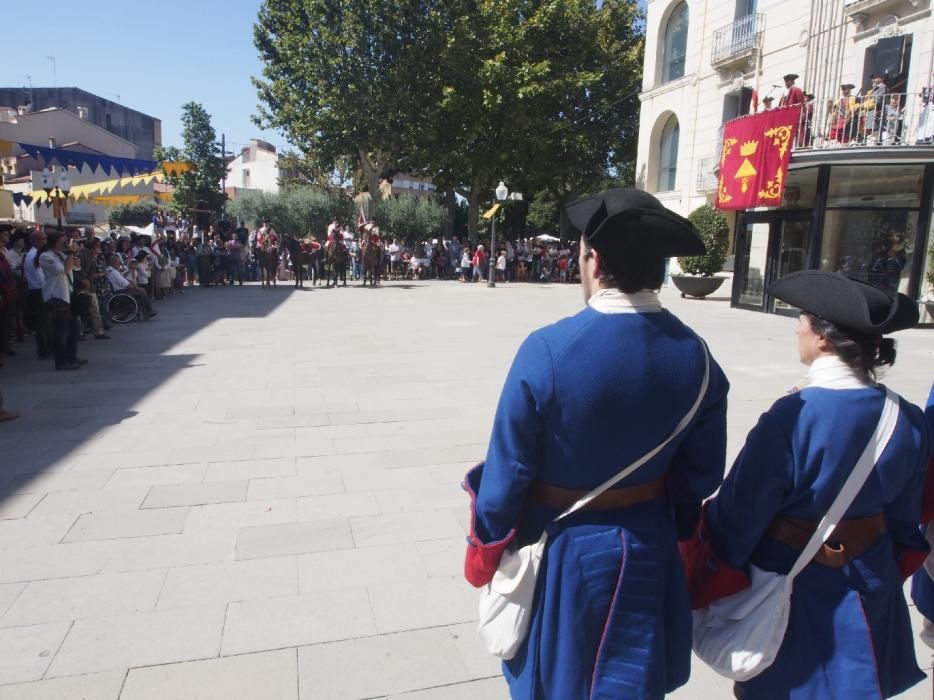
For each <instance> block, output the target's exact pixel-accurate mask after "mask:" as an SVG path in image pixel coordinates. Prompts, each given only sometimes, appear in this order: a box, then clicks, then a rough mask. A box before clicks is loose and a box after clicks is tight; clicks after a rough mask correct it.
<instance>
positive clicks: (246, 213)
mask: <svg viewBox="0 0 934 700" xmlns="http://www.w3.org/2000/svg"><path fill="white" fill-rule="evenodd" d="M228 210H229V211H230V213H231V214H232V215H234V216H237V217H239V218H241V219H243V220H244V221H246V222H248V223H250V224H252V225H253V226H258V225H259V224H260V223H261V222H262V221H264V220H267V219H268V220H269V221H270V222H271V223H272V225H273V228H275V229H276V230H277V231H278V232H279V233H282V234H289V235H291V236H296V237H304V236H307V235H308V234H315V235H322V234H324V233H325V231H326V230H327V227H328V224H329V223H330V222H331V220H332V219H335V218H337V219H341V220H343V221H345V222H349V221H351V220H352V219H353V215H354V210H353V202H352V201H350V200H349V199H347V198H346V197H335V196H334V195H331V194H329V193H328V192H326V191H323V190H319V189H315V188H313V187H296V188H294V189H289V190H284V191H282V192H279V193H268V192H260V191H255V190H254V191H249V192H244V193H242V194H240V195H239V196H238V197H237V198H236V199H234V200H233V201H232V202H231V203H230V205H229V207H228Z"/></svg>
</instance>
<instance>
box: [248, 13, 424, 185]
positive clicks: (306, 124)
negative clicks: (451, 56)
mask: <svg viewBox="0 0 934 700" xmlns="http://www.w3.org/2000/svg"><path fill="white" fill-rule="evenodd" d="M441 4H442V3H440V2H438V0H394V1H393V2H383V1H381V0H265V2H263V4H262V6H261V7H260V10H259V16H258V19H257V22H256V24H255V26H254V44H255V46H256V48H257V50H258V51H259V56H260V59H261V60H262V62H263V77H262V79H257V78H254V80H253V82H254V84H255V86H256V88H257V90H258V92H259V99H260V105H259V115H258V118H257V119H256V121H257V123H258V124H259V125H261V126H264V127H270V128H276V129H280V130H281V131H282V132H283V133H284V134H285V135H286V137H287V138H288V139H289V141H290V142H291V143H292V144H294V145H295V146H296V147H297V148H298V151H299V153H300V154H301V156H302V157H303V158H304V159H306V160H307V161H308V163H309V164H311V167H312V169H313V170H315V171H318V172H319V173H328V174H329V173H331V172H333V171H334V170H335V168H337V167H338V165H339V164H340V162H341V160H342V159H353V160H354V161H356V163H357V165H358V166H359V168H360V170H361V171H362V172H363V173H364V174H365V176H366V183H367V189H368V190H369V192H370V195H371V196H372V197H373V198H374V199H376V198H379V196H380V195H379V180H380V178H381V177H385V176H387V174H391V171H392V169H393V168H394V166H395V163H396V162H397V161H398V160H399V157H400V153H401V152H402V151H403V150H404V149H403V146H404V144H405V143H406V140H407V139H409V138H411V136H410V132H412V131H414V130H415V129H417V128H418V127H419V118H420V116H421V115H420V111H421V107H422V106H423V104H424V100H425V99H428V97H429V95H427V94H426V92H425V91H424V90H422V89H421V85H420V80H419V71H421V70H423V69H426V68H427V67H428V66H427V64H428V63H429V62H430V60H431V56H430V53H429V54H428V55H426V54H425V51H426V47H427V45H428V44H429V43H431V42H437V41H439V38H438V37H436V36H432V35H431V33H430V27H431V25H432V21H431V20H430V17H431V16H432V15H434V14H436V13H438V12H440V11H441V9H440V5H441ZM426 20H427V21H426Z"/></svg>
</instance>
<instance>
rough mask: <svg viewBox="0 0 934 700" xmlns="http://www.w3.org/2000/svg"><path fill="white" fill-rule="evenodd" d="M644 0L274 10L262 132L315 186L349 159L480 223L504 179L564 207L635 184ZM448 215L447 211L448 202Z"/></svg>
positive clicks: (343, 3)
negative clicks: (433, 188)
mask: <svg viewBox="0 0 934 700" xmlns="http://www.w3.org/2000/svg"><path fill="white" fill-rule="evenodd" d="M641 26H642V23H641V12H640V10H639V8H638V4H637V1H636V0H604V1H603V2H602V3H600V4H599V6H598V4H597V3H594V2H593V0H495V1H494V0H399V1H397V2H391V3H386V2H378V1H377V0H265V2H264V3H263V5H262V8H261V9H260V12H259V17H258V21H257V23H256V26H255V32H254V40H255V44H256V47H257V49H258V50H259V53H260V58H261V59H262V61H263V64H264V68H263V77H262V78H261V79H256V80H255V83H256V86H257V88H258V91H259V98H260V103H261V104H260V113H259V118H258V121H259V123H260V124H262V125H263V126H268V127H273V128H278V129H280V130H282V131H283V132H284V134H285V135H286V137H287V138H288V139H289V140H290V141H291V142H292V143H293V144H294V145H295V146H296V147H297V149H298V151H299V153H300V155H301V157H302V158H304V159H305V160H306V161H307V163H308V166H307V169H308V171H310V172H317V173H323V174H325V176H326V177H328V176H330V174H331V173H333V172H334V171H335V169H336V168H337V167H338V165H339V164H340V163H341V162H342V159H343V162H344V163H346V162H347V161H348V160H352V161H354V162H356V164H357V166H358V167H359V169H360V172H361V173H363V174H364V175H365V176H366V183H367V188H368V189H369V191H370V193H371V195H372V196H374V198H378V196H379V194H378V184H379V179H380V177H391V176H392V174H393V173H395V172H397V171H399V170H402V171H405V172H409V173H411V174H413V175H422V176H430V177H432V178H433V180H434V182H435V184H436V185H438V187H439V190H441V191H447V192H452V191H457V192H459V193H460V194H462V195H463V196H464V197H465V198H466V199H467V201H468V204H469V221H468V226H469V230H470V232H471V235H476V230H477V225H478V214H479V212H480V210H481V208H483V206H485V204H486V203H487V202H488V201H489V200H491V199H492V192H493V188H495V186H496V184H497V183H498V181H499V180H505V181H506V182H507V184H508V185H509V186H510V189H511V190H514V191H515V190H519V191H524V192H528V193H530V194H531V193H533V192H534V193H537V192H545V193H547V200H549V201H554V202H555V206H556V207H558V209H559V223H560V226H561V229H562V231H564V230H565V229H566V228H567V224H566V217H564V215H563V209H564V205H565V204H567V203H568V202H569V201H570V200H572V199H573V198H575V197H577V196H579V195H580V194H582V193H584V192H585V191H587V190H588V189H590V188H593V187H596V186H597V185H598V183H600V182H601V181H603V180H605V179H606V178H607V177H616V178H620V177H622V178H627V179H628V178H631V175H632V172H633V170H634V168H633V167H632V164H633V162H634V160H635V147H636V138H637V133H638V108H639V104H638V97H637V95H638V91H639V87H640V84H641V70H642V52H643V36H642V30H641ZM448 204H449V208H451V207H452V206H453V205H452V198H451V197H449V198H448Z"/></svg>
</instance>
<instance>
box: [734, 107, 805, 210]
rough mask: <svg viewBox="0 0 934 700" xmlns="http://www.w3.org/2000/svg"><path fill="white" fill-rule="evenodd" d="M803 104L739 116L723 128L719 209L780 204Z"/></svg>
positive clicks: (775, 205) (750, 207)
mask: <svg viewBox="0 0 934 700" xmlns="http://www.w3.org/2000/svg"><path fill="white" fill-rule="evenodd" d="M800 115H801V105H795V106H794V107H784V108H781V109H771V110H769V111H767V112H762V113H761V114H753V115H750V116H747V117H740V118H739V119H734V120H733V121H731V122H727V123H726V125H724V127H723V150H722V151H721V152H720V183H719V187H718V189H717V208H718V209H752V208H754V207H777V206H779V205H780V204H781V203H782V195H783V194H784V193H785V176H786V175H787V174H788V161H789V160H790V159H791V145H792V144H793V143H794V138H795V130H796V128H797V126H798V120H799V118H800Z"/></svg>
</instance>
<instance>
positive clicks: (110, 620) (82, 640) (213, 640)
mask: <svg viewBox="0 0 934 700" xmlns="http://www.w3.org/2000/svg"><path fill="white" fill-rule="evenodd" d="M223 626H224V605H222V604H215V605H211V606H206V607H200V608H185V609H182V610H165V611H159V612H148V613H140V614H134V615H118V616H114V617H104V618H97V619H93V620H78V621H77V622H75V623H74V625H73V627H72V628H71V631H70V632H69V633H68V637H67V638H66V639H65V642H64V644H62V648H61V650H60V651H59V652H58V654H57V655H56V657H55V661H54V662H53V663H52V665H51V667H50V668H49V671H48V676H49V678H55V677H59V676H72V675H76V674H80V673H89V672H94V671H112V670H117V669H125V668H130V667H134V666H151V665H154V664H167V663H172V662H176V661H193V660H196V659H207V658H212V657H215V656H217V655H218V653H219V652H220V643H221V632H222V629H223Z"/></svg>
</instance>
